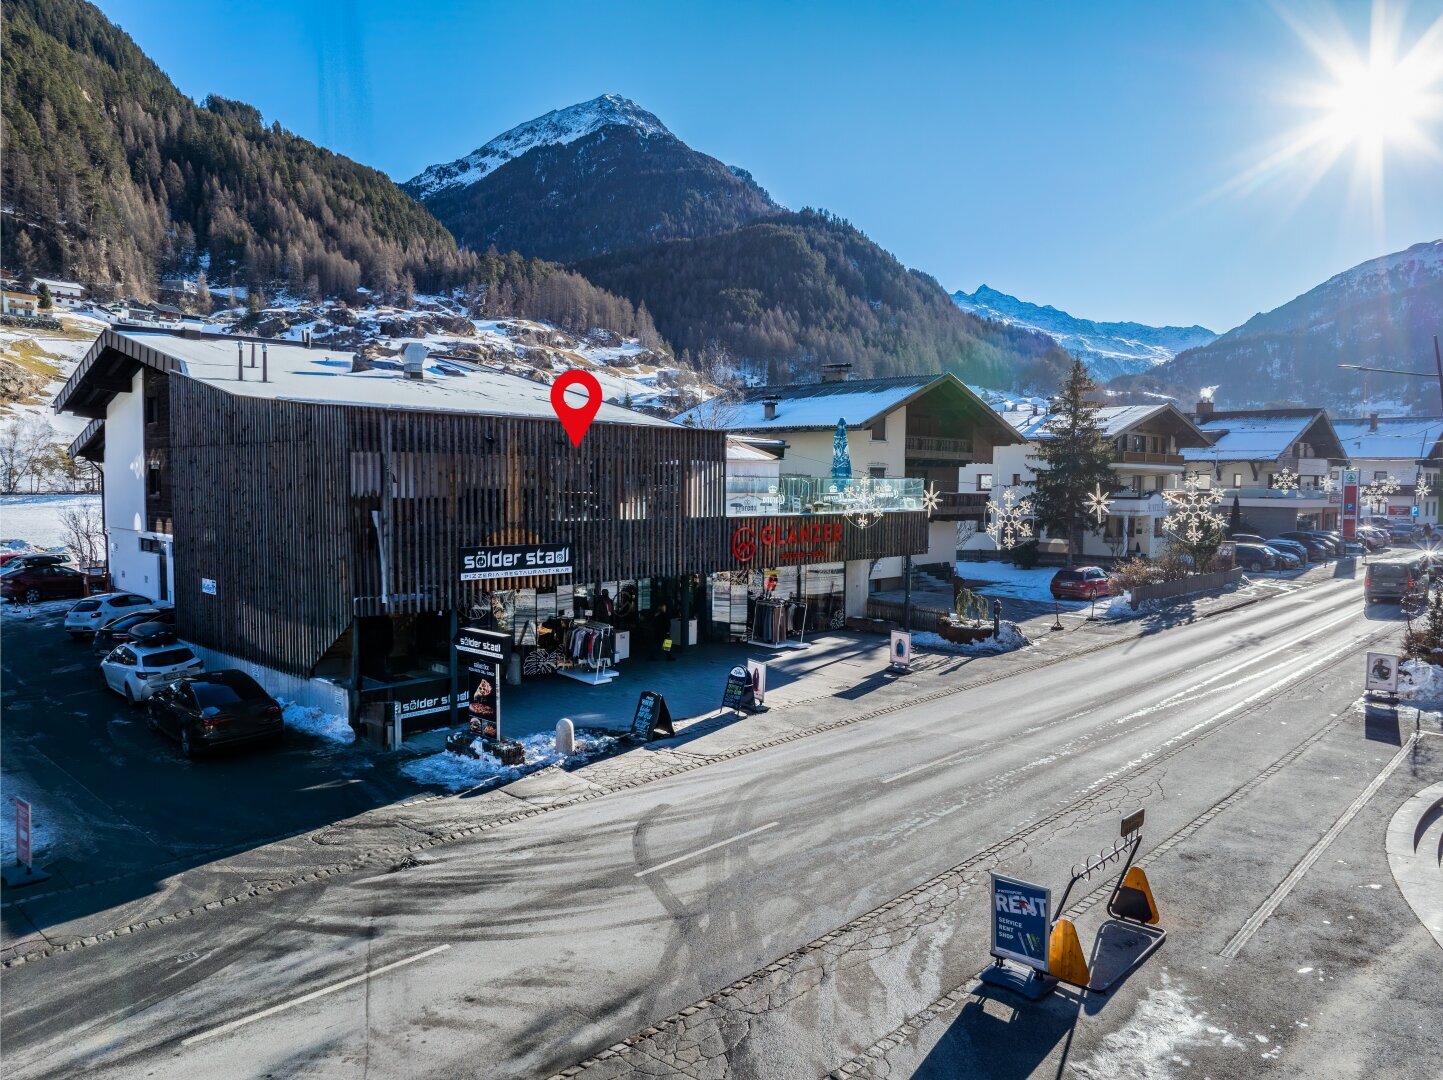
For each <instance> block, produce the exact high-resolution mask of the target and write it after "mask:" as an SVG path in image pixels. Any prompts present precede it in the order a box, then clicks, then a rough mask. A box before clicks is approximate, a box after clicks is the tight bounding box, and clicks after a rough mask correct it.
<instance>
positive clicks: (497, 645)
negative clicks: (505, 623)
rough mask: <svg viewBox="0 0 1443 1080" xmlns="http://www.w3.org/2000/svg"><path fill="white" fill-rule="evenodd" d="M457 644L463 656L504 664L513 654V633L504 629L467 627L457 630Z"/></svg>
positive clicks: (457, 648) (457, 649)
mask: <svg viewBox="0 0 1443 1080" xmlns="http://www.w3.org/2000/svg"><path fill="white" fill-rule="evenodd" d="M455 644H456V651H457V652H459V653H461V654H462V655H463V656H467V657H470V658H471V660H482V661H485V662H486V663H488V664H504V663H505V662H506V661H507V660H508V659H509V658H510V656H511V635H510V634H508V633H506V632H505V631H504V630H476V629H473V628H471V627H465V628H463V629H461V630H458V631H457V632H456V642H455Z"/></svg>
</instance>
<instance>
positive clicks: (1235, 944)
mask: <svg viewBox="0 0 1443 1080" xmlns="http://www.w3.org/2000/svg"><path fill="white" fill-rule="evenodd" d="M1413 742H1414V740H1413V737H1412V736H1410V737H1409V738H1408V741H1407V742H1405V743H1404V744H1403V745H1402V747H1400V748H1399V750H1398V752H1397V753H1396V754H1394V755H1393V760H1392V761H1390V762H1388V764H1386V765H1384V766H1383V769H1382V771H1381V772H1379V773H1378V775H1377V776H1375V777H1373V780H1372V782H1371V783H1370V784H1369V785H1368V786H1367V787H1365V788H1364V789H1363V792H1362V794H1361V795H1359V796H1358V797H1357V798H1356V799H1354V800H1353V801H1352V802H1351V803H1350V804H1349V805H1348V808H1347V809H1346V810H1344V811H1343V813H1342V816H1340V817H1339V818H1338V820H1337V821H1335V822H1333V826H1332V828H1330V829H1329V830H1328V831H1327V832H1325V833H1324V834H1323V835H1322V838H1321V839H1320V840H1319V841H1318V842H1317V843H1316V844H1314V845H1313V846H1312V847H1311V848H1309V849H1308V853H1307V854H1306V855H1304V856H1303V858H1302V861H1301V862H1299V863H1298V865H1297V866H1295V867H1293V872H1292V873H1290V874H1289V875H1288V876H1287V877H1285V878H1283V880H1282V882H1281V883H1280V884H1279V885H1278V887H1277V888H1276V889H1274V890H1273V892H1272V895H1271V896H1269V897H1268V898H1267V899H1266V900H1264V901H1263V903H1262V906H1261V907H1259V908H1258V910H1257V911H1255V912H1253V913H1252V915H1251V916H1250V917H1249V918H1248V921H1247V922H1245V923H1243V925H1242V928H1241V929H1240V930H1238V932H1237V933H1236V934H1234V935H1233V939H1232V940H1231V941H1229V942H1228V943H1227V944H1226V945H1224V946H1223V951H1222V952H1221V953H1220V954H1219V955H1220V956H1223V957H1225V958H1227V959H1229V960H1232V959H1234V958H1235V957H1236V956H1237V955H1238V953H1240V952H1242V951H1243V946H1244V945H1246V944H1247V943H1248V942H1249V941H1250V940H1251V939H1252V936H1253V935H1254V934H1256V933H1257V932H1258V931H1259V930H1260V929H1262V925H1263V923H1265V922H1267V921H1268V917H1269V916H1270V915H1272V913H1273V912H1274V911H1276V910H1277V909H1278V906H1279V905H1280V904H1282V902H1283V901H1284V900H1286V899H1287V898H1288V894H1289V893H1290V892H1292V891H1293V889H1294V888H1295V887H1296V886H1297V884H1298V882H1300V881H1302V880H1303V875H1304V874H1306V873H1307V872H1308V871H1309V870H1310V869H1312V866H1313V864H1314V863H1315V862H1317V861H1318V857H1319V856H1320V855H1322V854H1323V852H1324V851H1326V850H1327V847H1328V845H1329V844H1331V843H1332V842H1333V841H1334V840H1336V839H1337V838H1338V834H1339V833H1341V832H1342V831H1343V830H1344V829H1345V828H1347V827H1348V822H1350V821H1352V820H1353V818H1354V817H1356V816H1357V814H1358V811H1359V810H1361V809H1363V807H1364V806H1366V805H1368V800H1369V799H1371V798H1372V797H1373V796H1374V795H1376V794H1377V793H1378V789H1379V788H1380V787H1382V786H1383V783H1384V781H1386V780H1387V779H1388V777H1390V776H1392V775H1393V770H1394V769H1396V768H1397V767H1398V766H1399V765H1401V764H1403V760H1404V759H1405V758H1406V757H1407V756H1408V754H1409V752H1410V751H1411V750H1412V749H1413Z"/></svg>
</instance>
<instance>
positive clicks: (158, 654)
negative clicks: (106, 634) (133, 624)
mask: <svg viewBox="0 0 1443 1080" xmlns="http://www.w3.org/2000/svg"><path fill="white" fill-rule="evenodd" d="M165 637H166V638H168V639H169V640H162V641H155V642H150V643H145V642H133V643H131V644H128V645H121V646H118V647H117V648H115V649H112V650H111V651H110V653H109V654H108V655H107V656H106V657H105V659H104V660H102V661H101V662H100V673H101V674H102V675H104V676H105V685H106V686H108V687H110V689H112V690H114V691H115V692H116V693H117V694H119V695H120V696H121V697H123V698H125V700H126V701H127V702H128V703H129V704H131V705H139V704H140V703H141V702H142V701H145V700H147V699H148V698H149V697H150V695H151V694H152V693H153V692H155V691H156V690H158V689H160V688H161V687H162V686H165V685H166V684H167V683H172V682H174V681H175V680H176V679H179V678H180V677H181V676H183V675H196V674H199V673H200V672H201V671H203V670H204V669H205V665H204V664H203V663H201V660H200V657H198V656H196V655H195V652H194V651H193V650H192V649H191V647H190V646H189V645H187V644H186V643H185V642H183V641H177V640H176V639H175V638H174V637H172V636H170V635H168V634H167V635H165Z"/></svg>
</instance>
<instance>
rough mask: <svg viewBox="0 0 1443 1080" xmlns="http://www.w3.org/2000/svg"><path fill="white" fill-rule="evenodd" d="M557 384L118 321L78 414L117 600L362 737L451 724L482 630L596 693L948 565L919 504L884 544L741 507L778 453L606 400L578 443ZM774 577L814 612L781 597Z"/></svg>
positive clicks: (413, 346)
mask: <svg viewBox="0 0 1443 1080" xmlns="http://www.w3.org/2000/svg"><path fill="white" fill-rule="evenodd" d="M550 389H551V388H550V387H549V386H547V385H546V384H544V383H540V382H533V381H531V380H529V379H525V378H520V377H517V376H511V375H506V374H503V373H500V372H497V371H495V370H492V369H489V368H487V367H485V366H484V365H481V364H477V363H471V362H466V361H461V360H455V359H449V358H442V357H431V356H429V355H428V353H427V349H426V347H425V346H424V345H422V344H419V343H414V342H413V343H410V344H408V345H406V346H405V347H404V349H403V352H402V356H401V357H393V358H371V357H368V356H367V355H366V354H364V353H358V354H355V355H351V354H350V353H348V352H337V351H335V350H331V349H327V348H325V347H323V346H320V345H315V346H313V347H311V346H310V343H309V342H307V343H301V344H298V343H294V342H287V343H282V342H276V341H261V340H259V339H254V340H253V339H241V338H237V337H232V336H224V335H204V334H201V333H200V332H198V331H192V330H185V331H173V332H170V331H164V330H157V329H136V328H115V329H111V330H107V331H105V332H103V333H102V334H101V335H100V337H99V338H97V339H96V341H95V343H94V345H93V346H92V347H91V348H90V350H89V352H87V353H86V355H85V357H84V358H83V359H82V360H81V361H80V364H79V365H78V366H77V368H76V370H75V372H74V374H73V375H72V376H71V378H70V379H69V381H68V382H67V383H66V384H65V386H64V387H63V388H62V389H61V391H60V393H59V395H58V397H57V399H56V408H57V409H58V410H62V411H66V412H70V413H74V414H77V415H79V416H82V417H89V418H90V419H91V422H90V424H89V425H88V426H87V427H86V429H85V430H84V431H83V432H82V433H81V435H80V436H79V437H78V438H77V439H76V441H75V443H74V444H73V446H72V450H73V452H75V453H76V454H77V455H78V456H83V457H86V458H89V459H90V460H92V461H95V462H98V463H99V464H100V465H101V469H102V475H103V478H104V514H105V524H106V530H107V546H108V553H109V567H110V570H111V573H112V575H113V578H114V581H115V584H116V586H117V587H118V588H122V589H127V590H133V591H136V592H140V593H143V594H145V595H147V596H151V597H155V598H158V599H159V598H167V599H171V600H173V601H174V603H175V606H176V620H177V631H178V633H179V634H180V635H181V637H183V638H184V639H186V640H187V641H190V642H192V643H193V644H195V645H196V646H197V647H198V649H199V651H200V653H201V655H202V657H203V658H204V659H205V661H206V663H207V666H208V667H211V668H217V667H241V668H243V669H245V670H247V671H249V672H251V673H252V674H253V675H255V676H256V677H257V678H259V679H260V681H261V682H262V683H263V684H264V685H266V687H267V688H268V689H269V690H270V691H271V692H272V693H273V694H276V695H278V696H282V697H285V698H287V699H290V700H294V701H297V702H299V703H301V704H305V705H310V706H314V707H318V708H321V709H324V710H325V711H327V712H333V713H337V714H340V715H343V716H347V717H350V718H351V719H352V722H353V723H359V722H360V719H361V718H362V717H363V716H364V717H368V718H371V719H372V720H374V721H375V722H377V724H379V725H384V724H385V723H386V722H387V719H388V718H389V719H390V720H391V721H399V722H401V723H402V724H403V726H404V728H405V729H406V730H407V731H411V730H421V729H423V728H425V727H435V726H438V725H441V724H444V723H447V722H448V719H451V718H453V717H454V716H455V709H456V703H457V701H458V695H459V700H460V701H461V703H463V704H464V702H465V700H466V697H467V695H466V693H465V690H464V689H462V688H461V687H460V682H459V680H460V679H461V678H462V677H463V676H462V675H461V674H460V673H458V664H464V663H465V661H464V660H462V661H458V659H457V653H456V650H455V649H453V642H454V641H455V640H456V634H457V632H458V630H459V629H463V628H479V629H490V630H495V631H500V632H504V633H506V634H508V635H509V641H510V651H511V655H510V658H509V659H508V660H507V667H506V678H507V681H508V682H510V683H512V684H513V685H515V684H520V686H521V689H520V690H519V691H517V692H521V693H524V688H525V685H526V684H527V683H528V682H530V681H532V680H536V679H550V678H560V677H566V678H570V679H574V680H576V681H577V682H579V683H582V684H584V685H599V684H602V683H604V682H606V681H609V680H610V679H612V678H617V677H624V676H625V674H626V672H627V671H628V669H629V665H630V663H632V662H633V661H634V660H635V659H636V658H637V657H638V655H639V654H642V653H643V651H645V652H649V653H651V654H653V655H656V649H657V647H658V646H660V645H661V639H662V638H665V639H668V640H673V641H674V642H675V644H676V646H677V647H681V648H685V647H689V646H690V645H691V644H694V643H695V644H701V643H702V642H704V641H706V640H709V639H710V640H729V639H732V638H734V637H738V636H740V637H746V638H751V637H755V636H756V635H757V633H758V632H759V631H761V632H771V631H773V630H775V631H777V632H778V634H779V635H780V638H781V640H780V641H779V642H778V644H781V645H786V643H787V642H790V641H793V640H795V639H799V638H800V637H801V636H802V635H803V634H805V633H806V632H807V631H808V630H810V629H815V628H817V627H818V625H827V621H829V620H831V619H832V618H833V616H838V617H844V613H843V609H842V603H843V597H842V595H841V583H842V582H843V580H845V579H846V578H848V577H851V578H862V577H865V572H866V568H867V567H869V566H871V565H872V564H873V562H874V561H875V560H878V559H885V558H894V559H899V558H901V557H905V556H909V555H917V554H921V553H923V552H925V551H926V549H927V515H926V513H925V511H924V510H922V509H921V508H920V507H907V506H900V505H899V506H893V507H890V508H888V511H887V512H886V513H885V514H882V515H881V520H879V521H875V522H871V523H869V524H870V527H866V528H862V527H858V525H857V524H856V523H854V522H853V521H852V520H850V519H849V518H848V517H847V515H846V514H844V513H843V512H842V509H841V508H840V507H837V506H835V505H831V504H828V503H826V502H825V501H823V502H821V503H820V504H817V505H807V506H798V505H793V504H791V503H790V502H789V503H787V504H785V505H784V504H782V503H779V502H775V501H773V502H758V503H755V504H752V505H740V504H739V505H737V506H729V505H728V501H727V496H728V490H727V489H728V478H727V465H728V461H729V459H731V460H733V461H735V462H736V466H737V468H738V470H739V473H740V472H741V470H743V468H745V469H746V470H749V474H748V475H745V476H742V475H739V476H738V480H741V479H745V480H746V481H748V482H749V483H750V484H752V485H753V486H755V485H757V484H762V485H766V484H767V483H768V480H769V477H770V476H774V475H775V467H776V466H775V459H774V457H773V456H772V455H771V454H769V453H768V452H767V449H766V448H767V446H768V444H767V443H765V442H762V443H755V444H741V443H737V444H735V445H733V446H732V447H731V448H730V450H729V447H728V438H727V435H726V434H725V433H724V432H722V431H716V430H699V429H696V428H688V427H683V426H681V425H678V424H675V423H672V422H670V421H667V420H661V419H657V418H655V417H651V416H646V415H642V414H639V413H635V412H631V411H629V410H626V409H623V408H620V407H618V406H615V405H612V404H609V403H603V404H602V405H601V406H600V409H599V411H598V412H597V414H596V417H595V421H594V422H593V423H592V425H591V427H590V429H589V431H588V432H587V433H586V435H585V436H584V438H583V440H582V442H581V445H580V446H579V447H573V445H572V443H571V441H570V440H569V438H568V437H567V435H566V433H565V431H564V430H563V427H562V425H561V424H560V423H559V422H558V420H557V418H556V415H555V413H554V411H553V409H552V407H551V403H550ZM814 486H815V485H814ZM918 486H919V487H920V485H918ZM777 566H781V567H786V568H788V569H789V570H790V571H791V574H792V578H793V582H794V589H795V590H796V591H797V592H798V593H799V594H800V595H797V596H788V597H786V598H785V600H784V599H783V598H781V597H778V596H775V595H774V594H773V592H771V591H768V586H769V585H772V584H773V583H772V581H771V580H770V575H763V574H762V573H760V571H761V569H762V568H763V567H777ZM763 579H766V580H763ZM809 599H810V600H811V601H812V602H810V603H809V602H808V601H809ZM783 607H784V608H785V616H786V617H785V619H780V618H772V616H773V615H774V614H775V611H774V609H777V608H783ZM758 613H761V614H765V615H766V616H767V620H766V625H765V626H759V623H761V622H762V621H763V620H762V619H761V618H760V616H759V615H758ZM754 615H758V617H757V618H755V619H754ZM822 620H826V621H822ZM797 643H798V644H800V641H799V640H798V641H797ZM788 647H790V646H788ZM643 685H644V684H643V683H642V682H641V681H640V680H638V691H639V690H640V689H641V688H642V687H643Z"/></svg>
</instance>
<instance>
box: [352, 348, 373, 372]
mask: <svg viewBox="0 0 1443 1080" xmlns="http://www.w3.org/2000/svg"><path fill="white" fill-rule="evenodd" d="M370 370H371V361H369V360H367V359H366V350H365V347H364V346H362V347H361V348H359V349H357V350H356V351H355V352H353V353H352V354H351V374H352V375H358V374H360V373H361V372H363V371H370Z"/></svg>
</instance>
